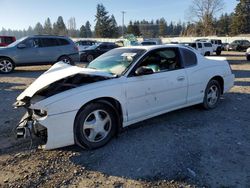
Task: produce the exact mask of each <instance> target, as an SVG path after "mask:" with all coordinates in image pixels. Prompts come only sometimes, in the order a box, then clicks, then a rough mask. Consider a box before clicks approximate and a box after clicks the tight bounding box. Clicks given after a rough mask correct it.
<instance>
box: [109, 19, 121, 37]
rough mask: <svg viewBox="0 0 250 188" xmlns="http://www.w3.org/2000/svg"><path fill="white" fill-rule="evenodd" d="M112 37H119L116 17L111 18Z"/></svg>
mask: <svg viewBox="0 0 250 188" xmlns="http://www.w3.org/2000/svg"><path fill="white" fill-rule="evenodd" d="M109 30H110V37H112V38H117V37H118V34H119V33H118V26H117V22H116V20H115V17H114V15H111V18H110V28H109Z"/></svg>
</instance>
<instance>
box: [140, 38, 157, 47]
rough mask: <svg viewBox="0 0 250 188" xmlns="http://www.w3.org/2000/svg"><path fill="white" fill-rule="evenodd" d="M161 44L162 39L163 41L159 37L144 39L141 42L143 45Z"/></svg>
mask: <svg viewBox="0 0 250 188" xmlns="http://www.w3.org/2000/svg"><path fill="white" fill-rule="evenodd" d="M160 44H162V41H161V39H159V38H152V39H151V38H150V39H144V40H143V41H142V42H141V45H142V46H150V45H160Z"/></svg>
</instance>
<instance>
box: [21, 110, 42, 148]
mask: <svg viewBox="0 0 250 188" xmlns="http://www.w3.org/2000/svg"><path fill="white" fill-rule="evenodd" d="M33 136H37V137H40V138H41V140H42V144H45V143H46V142H47V129H46V127H44V126H42V125H41V124H39V123H38V121H37V120H36V119H34V113H33V111H32V110H30V109H29V110H28V111H27V112H26V113H25V114H24V116H23V117H22V119H21V120H20V122H19V123H18V125H17V127H16V137H17V138H26V139H27V138H30V139H32V138H33Z"/></svg>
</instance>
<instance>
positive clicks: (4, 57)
mask: <svg viewBox="0 0 250 188" xmlns="http://www.w3.org/2000/svg"><path fill="white" fill-rule="evenodd" d="M1 58H7V59H9V60H11V61H12V62H13V63H14V64H15V62H14V61H13V60H12V59H11V58H10V57H7V56H0V59H1Z"/></svg>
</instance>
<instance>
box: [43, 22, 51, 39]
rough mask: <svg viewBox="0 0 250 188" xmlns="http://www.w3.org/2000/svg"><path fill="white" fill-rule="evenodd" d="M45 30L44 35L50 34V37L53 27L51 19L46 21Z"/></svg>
mask: <svg viewBox="0 0 250 188" xmlns="http://www.w3.org/2000/svg"><path fill="white" fill-rule="evenodd" d="M43 30H44V34H48V35H51V34H52V25H51V22H50V19H49V18H47V19H46V21H45V23H44V26H43Z"/></svg>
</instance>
